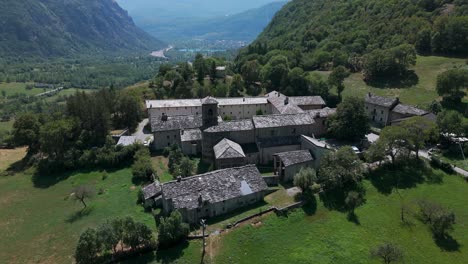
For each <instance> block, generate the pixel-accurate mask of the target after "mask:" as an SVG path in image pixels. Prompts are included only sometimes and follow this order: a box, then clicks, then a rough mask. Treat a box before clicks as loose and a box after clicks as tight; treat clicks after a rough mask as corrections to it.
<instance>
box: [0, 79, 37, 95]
mask: <svg viewBox="0 0 468 264" xmlns="http://www.w3.org/2000/svg"><path fill="white" fill-rule="evenodd" d="M28 84H31V85H33V84H34V83H17V82H12V83H5V82H3V83H0V92H1V91H5V92H6V95H7V96H10V95H13V94H26V95H36V94H40V93H43V92H44V89H42V88H33V89H31V90H27V89H26V85H28Z"/></svg>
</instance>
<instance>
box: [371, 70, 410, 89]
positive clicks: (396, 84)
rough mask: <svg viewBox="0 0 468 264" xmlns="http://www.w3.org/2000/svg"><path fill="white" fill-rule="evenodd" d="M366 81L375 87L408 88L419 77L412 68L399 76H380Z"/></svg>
mask: <svg viewBox="0 0 468 264" xmlns="http://www.w3.org/2000/svg"><path fill="white" fill-rule="evenodd" d="M366 83H367V84H368V85H370V86H372V87H375V88H409V87H412V86H414V85H416V84H418V83H419V77H418V75H417V74H416V73H415V72H414V71H413V70H408V71H406V72H405V73H404V74H403V75H402V76H400V77H398V76H392V77H381V78H377V79H375V80H371V81H367V82H366Z"/></svg>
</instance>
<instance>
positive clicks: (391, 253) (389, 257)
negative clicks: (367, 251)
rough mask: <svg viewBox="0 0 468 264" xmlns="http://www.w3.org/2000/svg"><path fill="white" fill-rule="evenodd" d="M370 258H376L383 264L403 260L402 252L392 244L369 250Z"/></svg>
mask: <svg viewBox="0 0 468 264" xmlns="http://www.w3.org/2000/svg"><path fill="white" fill-rule="evenodd" d="M371 256H372V257H373V258H378V259H380V260H381V261H382V263H384V264H390V263H395V262H399V261H401V260H402V259H403V251H402V250H401V249H400V248H399V247H397V246H396V245H395V244H392V243H384V244H381V245H379V246H378V247H377V248H375V249H373V250H371Z"/></svg>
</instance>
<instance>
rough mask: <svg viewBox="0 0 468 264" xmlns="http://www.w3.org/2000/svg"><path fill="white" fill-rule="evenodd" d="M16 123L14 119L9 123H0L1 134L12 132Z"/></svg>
mask: <svg viewBox="0 0 468 264" xmlns="http://www.w3.org/2000/svg"><path fill="white" fill-rule="evenodd" d="M14 122H15V121H14V120H13V119H10V121H8V122H0V134H2V133H6V132H9V131H11V129H12V128H13V123H14Z"/></svg>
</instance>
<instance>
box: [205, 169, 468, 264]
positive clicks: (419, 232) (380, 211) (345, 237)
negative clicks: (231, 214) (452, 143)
mask: <svg viewBox="0 0 468 264" xmlns="http://www.w3.org/2000/svg"><path fill="white" fill-rule="evenodd" d="M437 174H438V175H441V174H442V172H440V171H437ZM365 185H366V188H367V195H366V199H367V203H366V204H365V205H364V206H362V207H360V208H358V209H357V210H356V214H357V216H358V218H359V222H360V224H359V225H357V224H355V223H352V222H349V221H348V220H347V219H346V214H345V213H341V212H337V211H330V210H329V209H327V208H325V207H324V206H323V204H322V202H320V201H319V202H318V206H317V208H316V211H315V210H313V209H310V208H309V210H301V209H298V210H296V211H295V212H293V213H291V214H289V215H288V216H287V217H277V216H275V215H271V216H269V217H266V218H263V219H261V222H260V223H258V224H257V225H247V226H244V227H241V228H239V229H235V230H232V231H230V232H228V233H226V234H223V235H221V236H220V238H213V239H216V243H215V245H214V247H215V248H214V250H215V251H216V252H217V254H215V256H214V258H213V259H212V261H213V262H214V263H312V262H313V263H379V262H377V261H371V260H370V259H369V250H370V249H371V248H373V247H375V246H376V245H377V244H379V243H382V242H385V241H391V242H394V243H396V244H398V245H400V246H401V247H402V248H403V250H404V252H405V263H465V261H466V259H467V258H468V251H467V245H468V228H467V225H468V211H467V210H466V201H467V200H468V192H467V188H468V186H467V184H466V182H464V181H463V180H462V179H461V178H460V177H458V176H448V175H444V178H443V183H441V184H428V183H423V184H420V185H418V186H417V187H416V188H411V189H404V190H400V194H401V195H402V196H403V197H404V200H405V201H407V202H410V201H415V200H418V199H422V198H427V199H430V200H433V201H436V202H439V203H441V204H443V205H445V206H448V207H449V208H451V209H453V210H454V211H455V214H456V217H457V224H456V225H455V231H454V232H453V233H452V236H453V238H454V239H455V240H456V241H457V243H459V247H458V249H455V248H456V247H455V246H454V245H445V247H446V249H445V250H443V249H442V246H441V247H439V246H437V245H436V243H435V241H434V240H433V238H432V235H431V233H430V231H429V229H428V227H427V226H425V225H423V224H422V223H421V222H419V221H418V220H416V219H414V218H413V220H412V222H413V223H414V225H413V226H411V227H408V226H406V225H402V223H401V221H400V204H401V200H400V198H399V196H398V194H397V193H396V192H393V193H391V194H389V195H385V194H382V193H380V192H379V191H378V190H377V189H376V188H375V187H374V186H373V185H372V184H371V183H370V182H369V181H366V182H365ZM210 239H212V238H210ZM452 250H454V251H452Z"/></svg>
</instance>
